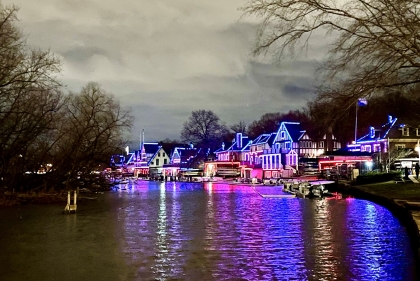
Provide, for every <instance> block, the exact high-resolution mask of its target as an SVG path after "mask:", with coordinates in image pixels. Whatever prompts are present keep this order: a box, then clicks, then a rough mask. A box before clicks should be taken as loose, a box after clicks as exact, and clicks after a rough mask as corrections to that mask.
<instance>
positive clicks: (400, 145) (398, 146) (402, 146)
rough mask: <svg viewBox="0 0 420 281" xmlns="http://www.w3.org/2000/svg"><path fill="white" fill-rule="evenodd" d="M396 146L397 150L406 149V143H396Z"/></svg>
mask: <svg viewBox="0 0 420 281" xmlns="http://www.w3.org/2000/svg"><path fill="white" fill-rule="evenodd" d="M395 148H396V149H397V150H399V149H404V148H405V144H396V145H395Z"/></svg>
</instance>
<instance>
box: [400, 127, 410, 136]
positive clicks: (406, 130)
mask: <svg viewBox="0 0 420 281" xmlns="http://www.w3.org/2000/svg"><path fill="white" fill-rule="evenodd" d="M402 135H403V136H406V137H408V136H409V135H410V133H409V130H408V127H403V128H402Z"/></svg>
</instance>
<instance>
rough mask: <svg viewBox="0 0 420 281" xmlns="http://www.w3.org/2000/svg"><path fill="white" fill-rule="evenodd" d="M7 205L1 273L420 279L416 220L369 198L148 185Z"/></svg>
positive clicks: (1, 276)
mask: <svg viewBox="0 0 420 281" xmlns="http://www.w3.org/2000/svg"><path fill="white" fill-rule="evenodd" d="M92 196H96V197H97V199H96V200H87V199H85V200H82V201H80V202H79V204H78V211H77V214H72V215H63V214H62V210H63V209H64V206H65V202H63V204H62V205H47V206H45V205H28V206H19V207H14V208H2V209H0V280H25V281H28V280H60V281H66V280H75V281H76V280H77V281H79V280H198V281H205V280H358V281H359V280H369V281H370V280H404V281H406V280H417V279H416V277H417V276H416V271H415V267H416V265H415V261H414V254H413V251H412V248H411V247H410V241H409V238H408V236H407V233H406V231H405V229H404V227H403V226H402V225H401V224H400V222H399V221H398V220H397V219H396V218H395V217H394V216H393V215H392V214H391V213H390V212H389V211H388V210H387V209H385V208H383V207H381V206H379V205H377V204H374V203H371V202H369V201H365V200H358V199H331V200H315V199H298V198H263V197H261V196H260V195H258V194H257V193H256V192H255V191H254V189H253V188H252V187H250V186H229V185H226V184H206V185H205V186H204V187H203V185H202V184H199V183H179V182H177V183H174V182H168V183H159V182H147V181H143V182H140V183H138V184H137V185H133V186H132V187H131V188H126V189H119V190H116V191H112V192H106V193H104V194H94V195H92Z"/></svg>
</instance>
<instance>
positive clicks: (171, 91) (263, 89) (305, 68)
mask: <svg viewBox="0 0 420 281" xmlns="http://www.w3.org/2000/svg"><path fill="white" fill-rule="evenodd" d="M2 2H3V4H4V5H10V4H16V5H17V6H19V7H20V11H19V13H18V17H19V19H20V22H19V26H20V27H21V28H22V30H23V33H24V34H25V35H27V36H28V40H27V42H28V44H30V45H32V46H36V47H39V48H41V49H50V50H51V51H52V52H53V53H55V54H56V55H58V56H59V57H60V58H61V61H62V64H63V67H62V69H63V70H62V73H61V76H60V80H61V81H62V82H63V84H64V85H66V87H67V89H68V90H69V91H76V92H77V91H80V89H81V88H82V87H83V86H84V85H86V83H87V82H89V81H95V82H99V83H100V84H101V85H102V87H103V88H104V89H105V90H106V91H108V92H110V93H113V94H114V95H115V96H116V97H118V99H119V100H120V101H121V104H122V105H123V106H125V107H130V108H131V109H132V111H133V115H134V116H135V123H134V128H133V130H132V135H133V137H132V138H133V139H138V138H139V135H140V132H141V130H142V129H144V130H145V138H146V141H159V140H163V139H165V138H170V139H179V135H180V131H181V128H182V124H183V123H184V122H185V121H186V120H187V119H188V117H189V116H190V115H191V111H193V110H198V109H206V110H213V111H214V112H215V113H216V114H217V115H218V116H219V117H220V118H221V120H222V121H223V122H225V123H226V124H228V125H231V124H235V123H238V122H239V121H241V120H243V121H245V122H246V123H247V124H249V123H250V122H252V121H253V120H257V119H259V118H260V117H261V115H263V114H264V113H268V112H287V111H289V110H291V109H300V108H301V107H303V106H304V105H305V104H306V102H307V101H308V100H309V99H311V98H312V96H313V90H312V86H313V82H314V72H315V70H316V68H317V67H318V66H319V64H320V62H321V61H322V59H323V52H324V49H325V46H323V45H322V43H319V44H317V45H314V47H313V48H312V49H310V50H309V53H308V54H305V55H299V54H297V55H295V57H294V58H293V59H292V60H289V61H287V62H284V63H282V64H280V65H278V64H274V63H272V61H271V58H269V57H259V58H254V57H252V56H251V51H252V48H253V46H254V44H255V34H256V29H257V27H258V22H257V21H256V20H255V19H251V18H241V15H242V13H241V12H240V11H239V10H238V8H239V7H241V6H243V5H244V4H245V3H246V2H247V0H229V1H225V0H200V1H197V0H157V1H146V0H139V1H133V0H130V1H128V0H119V1H115V0H113V1H111V0H36V1H33V0H3V1H2ZM319 41H320V42H321V40H319ZM322 42H323V40H322Z"/></svg>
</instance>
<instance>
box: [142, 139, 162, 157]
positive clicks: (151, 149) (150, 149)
mask: <svg viewBox="0 0 420 281" xmlns="http://www.w3.org/2000/svg"><path fill="white" fill-rule="evenodd" d="M160 147H161V146H160V145H159V144H158V143H157V142H145V143H143V148H144V152H145V153H146V154H155V153H156V152H157V151H158V150H159V148H160Z"/></svg>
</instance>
